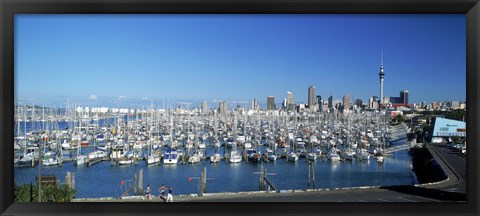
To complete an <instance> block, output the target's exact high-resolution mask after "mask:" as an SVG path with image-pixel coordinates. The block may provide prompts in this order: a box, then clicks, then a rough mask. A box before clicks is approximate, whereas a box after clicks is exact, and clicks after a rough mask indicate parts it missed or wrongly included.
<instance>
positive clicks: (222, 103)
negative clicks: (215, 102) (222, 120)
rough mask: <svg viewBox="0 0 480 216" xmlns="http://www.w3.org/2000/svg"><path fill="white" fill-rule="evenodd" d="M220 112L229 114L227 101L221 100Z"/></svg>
mask: <svg viewBox="0 0 480 216" xmlns="http://www.w3.org/2000/svg"><path fill="white" fill-rule="evenodd" d="M218 112H219V113H220V114H227V103H226V102H225V101H220V103H219V107H218Z"/></svg>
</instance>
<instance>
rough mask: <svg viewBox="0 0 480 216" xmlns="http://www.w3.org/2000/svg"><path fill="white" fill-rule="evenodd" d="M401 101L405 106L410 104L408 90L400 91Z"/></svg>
mask: <svg viewBox="0 0 480 216" xmlns="http://www.w3.org/2000/svg"><path fill="white" fill-rule="evenodd" d="M400 101H401V102H402V103H403V104H408V90H402V91H400Z"/></svg>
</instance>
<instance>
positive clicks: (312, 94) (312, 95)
mask: <svg viewBox="0 0 480 216" xmlns="http://www.w3.org/2000/svg"><path fill="white" fill-rule="evenodd" d="M308 108H309V109H310V111H312V112H313V111H315V86H314V85H311V86H310V87H308Z"/></svg>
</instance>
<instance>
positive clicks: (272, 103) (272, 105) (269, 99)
mask: <svg viewBox="0 0 480 216" xmlns="http://www.w3.org/2000/svg"><path fill="white" fill-rule="evenodd" d="M274 109H275V98H274V97H273V96H268V97H267V110H274Z"/></svg>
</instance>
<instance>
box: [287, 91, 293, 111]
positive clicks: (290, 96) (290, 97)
mask: <svg viewBox="0 0 480 216" xmlns="http://www.w3.org/2000/svg"><path fill="white" fill-rule="evenodd" d="M287 94H288V96H287V106H288V110H290V111H293V110H295V101H294V100H293V93H292V92H287Z"/></svg>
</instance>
